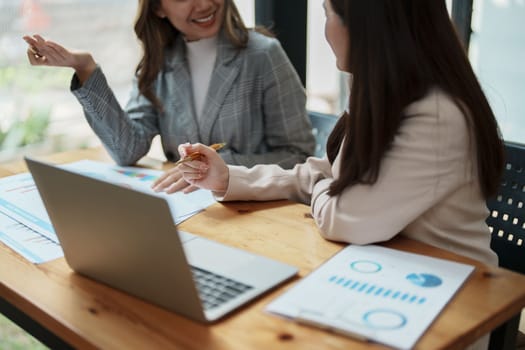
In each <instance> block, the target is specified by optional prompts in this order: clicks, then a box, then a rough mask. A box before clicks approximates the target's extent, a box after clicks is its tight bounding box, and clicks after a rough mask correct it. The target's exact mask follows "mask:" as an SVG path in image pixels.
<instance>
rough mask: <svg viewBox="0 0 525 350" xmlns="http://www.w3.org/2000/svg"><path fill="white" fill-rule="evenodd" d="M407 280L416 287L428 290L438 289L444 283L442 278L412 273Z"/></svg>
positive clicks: (428, 274)
mask: <svg viewBox="0 0 525 350" xmlns="http://www.w3.org/2000/svg"><path fill="white" fill-rule="evenodd" d="M406 279H407V280H408V281H409V282H411V283H412V284H414V285H416V286H420V287H426V288H431V287H438V286H440V285H441V284H442V283H443V280H442V279H441V278H439V277H438V276H436V275H432V274H430V273H411V274H408V275H407V276H406Z"/></svg>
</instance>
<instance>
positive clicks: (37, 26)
mask: <svg viewBox="0 0 525 350" xmlns="http://www.w3.org/2000/svg"><path fill="white" fill-rule="evenodd" d="M136 6H137V2H136V1H134V0H89V1H85V0H84V1H81V0H64V1H53V0H40V1H39V0H7V1H6V0H3V1H2V2H0V28H2V30H1V31H0V160H7V159H12V158H13V157H20V156H21V155H22V154H23V153H38V152H51V151H56V150H62V149H68V148H78V147H83V146H91V145H93V144H95V143H97V142H98V140H97V139H96V137H95V136H94V134H93V132H92V131H91V130H90V128H89V126H88V125H87V123H86V121H85V120H84V117H83V112H82V109H81V107H80V105H79V103H78V102H77V100H76V99H75V98H74V96H73V95H72V94H71V93H70V92H69V83H70V80H71V76H72V74H73V72H72V70H71V69H69V68H56V67H52V68H51V67H32V66H30V65H29V62H28V61H27V57H26V48H27V45H26V43H25V42H24V41H23V40H22V36H23V35H25V34H35V33H39V34H42V35H43V36H44V37H46V38H49V39H51V40H55V41H57V42H59V43H61V44H63V45H64V46H66V47H68V48H76V49H78V50H82V51H89V52H91V53H92V54H93V56H94V57H95V59H96V61H97V62H98V63H99V64H100V65H101V66H102V69H103V70H104V72H105V73H106V75H107V78H108V80H109V83H110V85H111V87H112V88H113V89H114V91H115V94H116V96H117V98H118V99H119V100H120V101H123V103H124V102H125V100H126V99H127V97H128V94H129V88H130V84H131V79H132V77H133V72H134V69H135V66H136V64H137V62H138V54H139V52H138V48H139V46H138V44H137V41H136V39H135V36H134V33H133V20H134V16H135V11H136ZM31 144H36V145H34V146H31ZM20 147H24V148H23V149H22V150H20Z"/></svg>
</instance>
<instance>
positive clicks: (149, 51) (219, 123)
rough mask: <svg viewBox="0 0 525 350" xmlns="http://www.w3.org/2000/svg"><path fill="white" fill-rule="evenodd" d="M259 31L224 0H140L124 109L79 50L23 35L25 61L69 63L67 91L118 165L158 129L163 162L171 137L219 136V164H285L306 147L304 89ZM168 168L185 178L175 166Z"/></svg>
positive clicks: (208, 140) (140, 150) (173, 150)
mask: <svg viewBox="0 0 525 350" xmlns="http://www.w3.org/2000/svg"><path fill="white" fill-rule="evenodd" d="M262 32H263V31H262V30H251V29H248V28H246V26H245V24H244V22H243V20H242V18H241V16H240V15H239V12H238V10H237V8H236V6H235V3H234V2H233V0H188V1H174V0H140V1H139V6H138V12H137V17H136V19H135V33H136V35H137V38H138V39H139V41H140V43H141V44H142V49H143V56H142V58H141V60H140V62H139V63H138V66H137V68H136V79H135V82H134V84H133V91H132V94H131V97H130V100H129V102H128V104H127V106H126V108H125V110H124V109H122V108H121V107H120V105H119V103H118V102H117V100H116V98H115V97H114V95H113V92H112V91H111V89H110V88H109V86H108V84H107V82H106V78H105V76H104V74H103V72H102V70H101V69H100V67H98V66H97V64H96V62H95V60H94V59H93V57H92V56H91V55H90V54H89V53H80V52H72V51H70V50H67V49H65V48H64V47H62V46H60V45H58V44H57V43H54V42H52V41H48V40H45V39H44V38H42V37H41V36H39V35H34V36H25V37H24V40H26V42H27V43H28V44H29V49H28V57H29V61H30V63H31V64H33V65H45V66H65V67H71V68H73V69H74V70H75V75H74V77H73V80H72V83H71V90H72V92H73V94H74V95H75V96H76V97H77V99H78V100H79V102H80V103H81V105H82V107H83V109H84V112H85V115H86V118H87V120H88V122H89V124H90V125H91V127H92V128H93V130H94V131H95V133H96V134H97V135H98V136H99V138H100V139H101V141H102V142H103V144H104V145H105V146H106V149H107V150H108V151H109V153H110V154H111V156H112V157H113V158H114V160H115V161H116V162H117V163H119V164H133V163H135V162H136V161H137V160H139V159H140V158H141V157H142V156H144V155H145V154H146V153H147V152H148V151H149V149H150V146H151V141H152V139H153V137H154V136H156V135H158V134H160V135H161V141H162V146H163V150H164V153H165V155H166V157H167V159H168V160H170V161H176V160H177V159H178V152H177V146H178V145H179V144H181V143H184V142H202V143H205V144H212V143H222V142H225V143H226V147H225V148H223V149H222V150H221V151H220V153H221V156H222V157H223V158H224V159H225V160H226V161H227V162H228V163H229V164H239V165H245V166H253V165H255V164H258V163H272V164H278V165H280V166H281V167H283V168H291V167H293V166H294V165H295V164H297V163H301V162H303V161H304V160H305V159H306V157H307V156H308V155H310V154H312V152H313V149H314V147H315V140H314V137H313V135H312V132H311V125H310V122H309V119H308V117H307V115H306V110H305V104H306V95H305V91H304V88H303V86H302V84H301V82H300V80H299V77H298V75H297V73H296V72H295V70H294V68H293V66H292V65H291V63H290V61H289V59H288V57H287V56H286V54H285V53H284V51H283V49H282V47H281V46H280V44H279V42H278V41H277V40H276V39H275V38H272V37H271V36H268V35H264V34H267V33H262ZM168 175H169V176H168V178H169V179H170V180H172V181H174V182H175V183H177V185H178V186H185V185H186V183H185V182H184V181H183V180H182V179H180V174H179V172H178V171H177V169H174V170H172V171H170V173H169V174H168Z"/></svg>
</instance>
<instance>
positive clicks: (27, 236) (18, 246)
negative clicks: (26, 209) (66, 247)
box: [0, 213, 64, 264]
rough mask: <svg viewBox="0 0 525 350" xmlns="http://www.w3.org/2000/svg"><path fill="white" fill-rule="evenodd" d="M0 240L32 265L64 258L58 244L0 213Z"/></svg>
mask: <svg viewBox="0 0 525 350" xmlns="http://www.w3.org/2000/svg"><path fill="white" fill-rule="evenodd" d="M0 240H1V241H2V242H4V243H5V245H7V246H8V247H10V248H11V249H13V250H14V251H15V252H17V253H18V254H20V255H22V256H23V257H24V258H26V259H27V260H29V261H30V262H32V263H35V264H40V263H44V262H46V261H50V260H54V259H56V258H60V257H62V256H64V252H63V251H62V248H61V247H60V244H58V243H55V242H53V241H52V240H50V239H49V238H47V237H45V236H43V235H42V234H40V233H38V232H36V231H34V230H32V229H30V228H29V227H27V226H25V225H23V224H21V223H19V222H18V221H16V220H13V219H11V218H10V217H9V216H7V215H5V214H3V213H0Z"/></svg>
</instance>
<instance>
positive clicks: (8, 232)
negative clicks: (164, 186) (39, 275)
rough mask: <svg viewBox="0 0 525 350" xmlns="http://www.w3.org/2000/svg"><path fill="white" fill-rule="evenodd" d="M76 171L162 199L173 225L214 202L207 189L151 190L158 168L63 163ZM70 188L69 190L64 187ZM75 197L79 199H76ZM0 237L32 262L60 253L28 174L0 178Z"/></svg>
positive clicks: (92, 162)
mask: <svg viewBox="0 0 525 350" xmlns="http://www.w3.org/2000/svg"><path fill="white" fill-rule="evenodd" d="M63 167H64V168H66V169H70V170H72V171H75V172H78V173H80V174H83V175H86V176H90V177H93V178H97V179H100V180H103V181H106V182H110V183H114V184H118V185H120V186H124V187H128V188H131V189H134V190H137V191H142V192H146V193H149V194H152V195H155V196H158V197H164V198H166V200H167V202H168V204H169V206H170V208H171V212H172V216H173V220H174V224H179V223H181V222H182V221H184V220H186V219H187V218H189V217H191V216H192V215H194V214H196V213H198V212H200V211H201V210H203V209H205V208H206V207H208V206H209V205H211V204H213V203H215V199H214V198H213V196H212V194H211V192H210V191H205V190H198V191H195V192H192V193H190V194H183V193H174V194H171V195H168V194H165V193H156V192H154V191H153V190H152V189H151V185H152V183H153V181H155V179H156V178H157V177H158V176H160V175H161V174H162V171H159V170H152V169H144V168H138V167H120V166H116V165H112V164H107V163H101V162H95V161H91V160H82V161H78V162H74V163H69V164H65V165H63ZM64 190H66V191H70V190H71V189H64ZM79 200H81V199H80V198H79ZM0 240H1V241H2V242H4V243H5V244H6V245H8V246H9V247H11V248H12V249H13V250H15V251H16V252H18V253H19V254H21V255H22V256H24V257H25V258H26V259H28V260H29V261H31V262H33V263H42V262H45V261H49V260H52V259H56V258H58V257H61V256H63V252H62V249H61V248H60V244H59V242H58V238H57V237H56V235H55V231H54V229H53V226H52V224H51V220H50V219H49V216H48V215H47V211H46V209H45V206H44V203H43V202H42V199H41V198H40V195H39V193H38V190H37V188H36V185H35V183H34V181H33V178H32V176H31V174H30V173H22V174H18V175H13V176H8V177H4V178H1V179H0Z"/></svg>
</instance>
